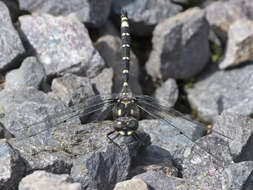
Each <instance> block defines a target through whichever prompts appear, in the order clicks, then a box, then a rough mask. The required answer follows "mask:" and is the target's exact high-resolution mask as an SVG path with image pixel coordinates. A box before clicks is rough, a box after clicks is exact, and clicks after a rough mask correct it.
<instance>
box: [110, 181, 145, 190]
mask: <svg viewBox="0 0 253 190" xmlns="http://www.w3.org/2000/svg"><path fill="white" fill-rule="evenodd" d="M129 189H131V190H149V188H148V186H147V184H146V183H145V182H144V181H142V180H141V179H131V180H127V181H122V182H119V183H117V184H116V186H115V187H114V189H113V190H129Z"/></svg>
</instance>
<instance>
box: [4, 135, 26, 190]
mask: <svg viewBox="0 0 253 190" xmlns="http://www.w3.org/2000/svg"><path fill="white" fill-rule="evenodd" d="M24 174H25V164H24V161H23V159H22V158H21V157H20V155H19V154H18V152H17V151H16V150H14V149H13V148H12V147H11V145H10V144H8V143H7V142H6V140H4V139H1V140H0V188H1V190H15V189H17V186H18V183H19V180H20V179H21V178H22V177H23V175H24Z"/></svg>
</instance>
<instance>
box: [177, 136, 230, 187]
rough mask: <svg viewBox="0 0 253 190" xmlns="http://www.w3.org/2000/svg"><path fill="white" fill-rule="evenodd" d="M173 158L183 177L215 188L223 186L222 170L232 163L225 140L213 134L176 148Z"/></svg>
mask: <svg viewBox="0 0 253 190" xmlns="http://www.w3.org/2000/svg"><path fill="white" fill-rule="evenodd" d="M174 158H175V162H176V163H177V165H178V167H179V168H180V169H181V174H182V176H183V178H185V179H187V180H191V181H193V182H195V183H197V184H199V185H200V186H206V185H208V186H209V187H212V189H215V190H219V189H222V188H223V181H222V179H223V171H224V169H225V168H227V167H228V166H229V164H231V163H233V161H232V157H231V155H230V150H229V147H228V145H227V141H225V140H223V139H222V138H220V137H218V136H215V135H209V136H205V137H202V138H201V139H199V140H198V141H196V142H195V144H193V143H191V144H190V145H189V146H186V147H184V148H183V149H180V150H178V151H177V152H176V153H175V154H174Z"/></svg>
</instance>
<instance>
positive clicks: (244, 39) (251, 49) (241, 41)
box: [219, 19, 253, 69]
mask: <svg viewBox="0 0 253 190" xmlns="http://www.w3.org/2000/svg"><path fill="white" fill-rule="evenodd" d="M252 30H253V21H250V20H247V19H240V20H237V21H236V22H234V23H233V24H232V25H231V26H230V28H229V32H228V43H227V49H226V53H225V56H224V59H223V60H222V61H221V63H220V65H219V68H220V69H225V68H228V67H231V66H236V65H239V64H241V63H242V62H245V61H249V60H253V32H252Z"/></svg>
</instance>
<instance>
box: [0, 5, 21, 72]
mask: <svg viewBox="0 0 253 190" xmlns="http://www.w3.org/2000/svg"><path fill="white" fill-rule="evenodd" d="M0 13H1V14H0V22H1V24H0V33H1V36H0V41H1V43H0V52H1V53H0V57H1V59H0V70H6V69H8V68H10V67H13V66H15V64H16V63H15V61H17V60H19V59H20V58H21V57H22V56H23V54H24V52H25V50H24V47H23V45H22V41H21V40H20V38H19V35H18V33H17V31H16V30H15V28H14V27H13V25H12V22H11V18H10V14H9V10H8V8H7V7H6V5H5V4H4V3H3V2H0Z"/></svg>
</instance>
